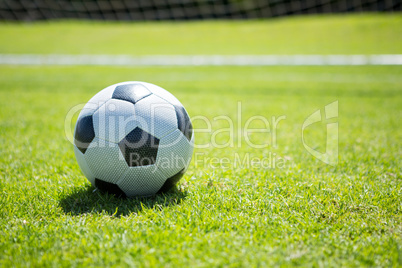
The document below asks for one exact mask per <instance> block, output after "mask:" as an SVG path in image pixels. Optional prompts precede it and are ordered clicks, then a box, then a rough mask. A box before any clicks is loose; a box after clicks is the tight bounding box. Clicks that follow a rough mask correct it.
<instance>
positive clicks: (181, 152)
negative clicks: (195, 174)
mask: <svg viewBox="0 0 402 268" xmlns="http://www.w3.org/2000/svg"><path fill="white" fill-rule="evenodd" d="M193 148H194V147H193V145H192V144H191V142H189V141H188V140H187V138H186V137H185V136H184V135H183V133H181V131H180V130H178V129H177V130H175V131H174V132H172V133H170V134H169V135H167V136H165V137H163V138H162V139H161V140H160V141H159V147H158V155H157V157H156V163H155V165H157V166H158V168H159V169H160V170H161V171H162V173H163V174H165V175H166V177H167V178H170V177H171V176H173V175H175V174H177V173H178V172H179V171H181V170H183V169H184V170H186V169H187V167H188V166H189V164H190V161H191V157H192V155H193Z"/></svg>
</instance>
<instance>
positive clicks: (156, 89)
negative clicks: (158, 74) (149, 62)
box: [141, 82, 183, 106]
mask: <svg viewBox="0 0 402 268" xmlns="http://www.w3.org/2000/svg"><path fill="white" fill-rule="evenodd" d="M141 83H142V84H143V85H145V86H146V87H147V88H148V89H149V90H150V91H151V92H152V93H153V94H155V95H157V96H159V97H161V98H162V99H164V100H166V101H168V102H169V103H171V104H173V105H180V106H183V105H182V104H181V102H180V101H179V100H178V99H177V98H176V97H175V96H173V95H172V94H171V93H170V92H169V91H167V90H165V89H163V88H161V87H158V86H157V85H154V84H151V83H146V82H141Z"/></svg>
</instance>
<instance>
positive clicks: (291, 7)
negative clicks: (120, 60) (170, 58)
mask: <svg viewBox="0 0 402 268" xmlns="http://www.w3.org/2000/svg"><path fill="white" fill-rule="evenodd" d="M400 10H401V1H399V0H296V1H295V0H271V1H269V0H137V1H130V0H70V1H66V0H59V1H52V0H2V1H0V19H2V20H18V21H34V20H47V19H61V18H80V19H96V20H121V21H131V20H136V21H142V20H194V19H196V20H199V19H250V18H270V17H278V16H287V15H297V14H317V13H319V14H321V13H345V12H362V11H366V12H367V11H381V12H392V11H400Z"/></svg>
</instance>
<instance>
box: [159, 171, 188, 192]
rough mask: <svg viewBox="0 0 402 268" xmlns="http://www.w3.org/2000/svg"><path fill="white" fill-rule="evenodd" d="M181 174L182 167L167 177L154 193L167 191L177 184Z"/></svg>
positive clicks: (182, 172) (182, 173)
mask: <svg viewBox="0 0 402 268" xmlns="http://www.w3.org/2000/svg"><path fill="white" fill-rule="evenodd" d="M183 175H184V168H183V169H182V170H180V171H179V172H178V173H177V174H175V175H173V176H172V177H170V178H168V179H167V180H166V181H165V183H164V184H163V185H162V187H161V188H160V189H159V191H158V192H157V193H156V194H160V193H166V192H168V191H169V190H170V189H172V187H173V186H175V185H176V184H177V182H178V181H179V180H180V179H181V177H183Z"/></svg>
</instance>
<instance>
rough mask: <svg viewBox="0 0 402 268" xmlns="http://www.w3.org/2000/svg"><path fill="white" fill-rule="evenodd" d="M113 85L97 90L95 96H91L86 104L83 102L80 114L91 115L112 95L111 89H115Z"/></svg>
mask: <svg viewBox="0 0 402 268" xmlns="http://www.w3.org/2000/svg"><path fill="white" fill-rule="evenodd" d="M115 87H116V86H115V85H112V86H109V87H107V88H104V89H102V90H101V91H99V92H98V93H97V94H96V95H95V96H93V97H92V98H91V99H90V100H89V101H88V102H87V104H85V106H84V108H83V109H82V111H81V113H80V116H86V115H92V114H94V112H95V111H96V110H97V109H98V108H99V107H100V106H101V105H103V104H104V103H105V102H107V101H108V100H110V99H111V98H112V95H113V91H114V89H115Z"/></svg>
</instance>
